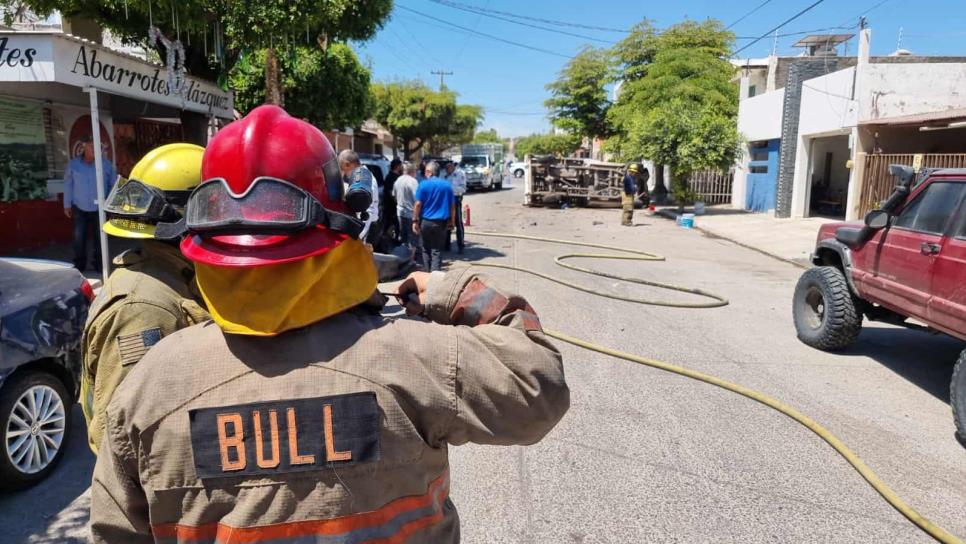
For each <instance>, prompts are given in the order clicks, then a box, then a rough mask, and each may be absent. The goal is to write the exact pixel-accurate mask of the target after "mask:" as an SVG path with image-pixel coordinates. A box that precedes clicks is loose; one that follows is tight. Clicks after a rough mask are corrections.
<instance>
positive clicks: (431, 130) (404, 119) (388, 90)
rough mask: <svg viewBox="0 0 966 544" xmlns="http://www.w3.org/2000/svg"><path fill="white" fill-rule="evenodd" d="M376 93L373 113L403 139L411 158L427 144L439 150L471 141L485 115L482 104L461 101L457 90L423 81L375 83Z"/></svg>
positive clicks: (374, 89) (404, 151)
mask: <svg viewBox="0 0 966 544" xmlns="http://www.w3.org/2000/svg"><path fill="white" fill-rule="evenodd" d="M372 96H373V101H374V102H373V112H374V113H373V117H374V118H375V119H376V121H379V123H380V124H382V126H384V127H386V128H387V129H389V132H391V133H392V134H393V136H395V137H396V138H398V139H399V141H400V142H401V143H402V148H403V155H404V156H405V158H407V159H408V158H410V157H411V156H412V154H413V153H415V152H416V151H418V150H419V149H421V148H422V147H423V146H424V145H426V146H429V147H431V148H434V149H436V150H437V151H438V150H440V148H442V147H444V146H445V147H448V146H449V145H456V144H458V143H465V142H468V141H470V140H471V139H472V138H473V131H474V130H475V129H476V126H477V124H479V121H480V118H481V117H482V109H481V108H480V107H479V106H472V105H468V104H463V105H458V104H457V103H456V93H454V92H452V91H447V90H445V89H444V90H442V91H434V90H433V89H430V88H429V87H427V86H426V85H425V84H423V83H421V82H419V81H394V82H389V83H385V82H382V83H375V84H373V85H372Z"/></svg>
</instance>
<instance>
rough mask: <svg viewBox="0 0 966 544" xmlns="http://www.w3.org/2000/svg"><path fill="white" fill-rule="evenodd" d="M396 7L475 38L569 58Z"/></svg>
mask: <svg viewBox="0 0 966 544" xmlns="http://www.w3.org/2000/svg"><path fill="white" fill-rule="evenodd" d="M396 7H398V8H399V9H401V10H405V11H408V12H410V13H414V14H416V15H419V16H420V17H424V18H426V19H429V20H431V21H436V22H438V23H443V24H445V25H447V27H452V28H458V29H460V30H462V31H464V32H469V33H470V34H476V35H477V36H483V37H484V38H490V39H491V40H496V41H498V42H503V43H505V44H509V45H515V46H517V47H522V48H523V49H529V50H531V51H536V52H538V53H545V54H547V55H553V56H555V57H563V58H565V59H569V58H571V56H570V55H565V54H563V53H558V52H556V51H550V50H549V49H542V48H540V47H535V46H533V45H527V44H525V43H520V42H515V41H512V40H507V39H504V38H501V37H499V36H494V35H493V34H487V33H485V32H480V31H478V30H473V29H471V28H467V27H465V26H460V25H458V24H455V23H450V22H449V21H445V20H443V19H440V18H438V17H433V16H432V15H427V14H425V13H423V12H421V11H416V10H414V9H412V8H408V7H406V6H401V5H397V6H396Z"/></svg>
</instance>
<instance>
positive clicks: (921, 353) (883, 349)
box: [841, 326, 966, 403]
mask: <svg viewBox="0 0 966 544" xmlns="http://www.w3.org/2000/svg"><path fill="white" fill-rule="evenodd" d="M964 347H966V346H964V345H963V342H962V341H960V340H957V339H955V338H951V337H949V336H946V335H943V334H936V335H933V334H929V333H926V332H923V331H916V330H912V329H903V328H895V327H886V326H880V327H875V326H873V327H869V326H866V327H864V328H863V329H862V334H861V335H860V336H859V340H858V342H856V343H855V344H854V345H853V346H852V347H850V348H849V349H847V350H845V351H842V352H841V354H842V355H851V356H865V357H871V358H872V359H875V361H876V362H878V363H880V364H882V365H883V366H885V367H886V368H888V369H890V370H892V371H893V372H895V373H896V374H898V375H900V376H902V377H903V378H905V379H907V380H909V381H910V382H912V383H914V384H916V385H917V386H919V387H920V388H922V389H923V390H924V391H926V392H928V393H929V394H931V395H932V396H934V397H936V398H937V399H939V400H941V401H943V402H946V403H948V402H949V382H950V380H951V378H952V375H953V365H954V364H955V363H956V359H957V358H958V357H959V353H960V352H961V351H962V350H963V348H964Z"/></svg>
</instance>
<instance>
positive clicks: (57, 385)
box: [0, 370, 74, 491]
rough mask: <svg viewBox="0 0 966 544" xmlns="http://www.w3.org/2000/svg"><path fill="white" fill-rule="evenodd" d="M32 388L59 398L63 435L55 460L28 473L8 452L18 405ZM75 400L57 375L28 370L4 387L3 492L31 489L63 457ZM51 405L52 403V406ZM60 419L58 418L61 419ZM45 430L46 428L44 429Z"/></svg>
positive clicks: (0, 409) (0, 405)
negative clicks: (11, 422) (12, 417)
mask: <svg viewBox="0 0 966 544" xmlns="http://www.w3.org/2000/svg"><path fill="white" fill-rule="evenodd" d="M33 387H42V388H46V390H48V391H51V392H52V393H53V394H54V395H56V396H57V397H58V400H59V401H60V403H61V404H62V409H63V433H62V434H61V438H60V444H59V447H58V448H57V451H56V452H55V453H54V455H53V458H52V459H50V460H49V461H47V463H46V465H45V466H44V467H43V468H42V469H41V470H39V471H37V472H32V473H27V472H24V471H21V470H19V469H18V468H17V467H16V466H15V465H14V464H13V461H12V460H11V459H10V456H9V454H8V453H7V436H6V432H7V425H8V422H9V420H10V415H11V413H12V411H13V409H14V406H15V404H17V402H18V401H19V400H20V399H21V397H22V396H23V394H24V393H25V392H26V391H28V390H30V389H31V388H33ZM73 401H74V399H73V398H72V397H71V396H70V394H69V393H68V392H67V389H66V388H65V387H64V384H63V382H61V381H60V380H59V379H58V378H57V377H56V376H53V375H52V374H49V373H47V372H43V371H38V370H27V371H23V372H21V373H18V374H15V375H14V376H12V377H11V378H10V379H9V380H7V381H6V382H5V383H4V384H3V389H2V390H0V489H3V490H8V491H9V490H16V489H23V488H25V487H30V486H32V485H34V484H36V483H38V482H40V481H41V480H43V479H44V478H46V477H47V475H48V474H50V473H51V472H52V471H53V470H54V469H55V468H57V464H58V463H60V461H61V459H63V458H64V453H65V452H66V451H67V443H68V440H69V439H70V430H71V425H70V414H71V407H72V404H73ZM51 406H52V404H51ZM58 419H59V418H58ZM42 428H43V427H42Z"/></svg>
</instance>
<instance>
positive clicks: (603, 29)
mask: <svg viewBox="0 0 966 544" xmlns="http://www.w3.org/2000/svg"><path fill="white" fill-rule="evenodd" d="M448 3H449V4H453V5H454V6H453V7H455V5H459V6H462V7H464V8H467V9H472V10H478V11H484V12H486V13H493V14H495V15H503V16H505V17H513V18H516V19H523V20H527V21H536V22H538V23H546V24H549V25H557V26H568V27H572V28H585V29H587V30H599V31H601V32H619V33H621V34H626V33H627V32H628V30H627V29H624V28H609V27H606V26H591V25H585V24H580V23H571V22H567V21H560V20H554V19H541V18H539V17H532V16H529V15H519V14H516V13H510V12H508V11H498V10H495V9H487V8H481V7H479V6H474V5H472V4H464V3H461V2H448Z"/></svg>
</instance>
